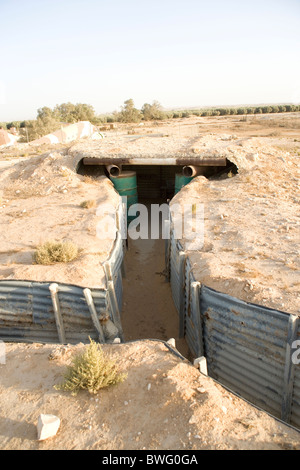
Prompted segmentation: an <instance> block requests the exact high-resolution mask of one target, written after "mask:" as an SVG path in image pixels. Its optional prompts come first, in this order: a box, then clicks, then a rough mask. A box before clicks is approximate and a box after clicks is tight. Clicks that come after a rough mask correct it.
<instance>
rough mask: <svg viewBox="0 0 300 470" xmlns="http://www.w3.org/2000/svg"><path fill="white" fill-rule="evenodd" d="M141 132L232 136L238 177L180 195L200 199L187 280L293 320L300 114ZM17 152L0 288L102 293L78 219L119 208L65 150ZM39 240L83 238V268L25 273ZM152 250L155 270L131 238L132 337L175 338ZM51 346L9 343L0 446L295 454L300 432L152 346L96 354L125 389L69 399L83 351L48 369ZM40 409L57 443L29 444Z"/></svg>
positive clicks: (94, 255)
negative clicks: (200, 245) (199, 230)
mask: <svg viewBox="0 0 300 470" xmlns="http://www.w3.org/2000/svg"><path fill="white" fill-rule="evenodd" d="M145 131H146V128H145V127H143V128H142V129H141V128H140V127H134V126H130V127H128V128H126V127H125V126H123V127H121V128H120V129H117V130H114V131H112V133H111V134H110V135H109V138H111V139H115V140H116V141H117V140H118V137H119V134H120V133H121V132H123V133H127V132H131V133H136V134H142V133H145ZM146 132H152V133H153V134H155V133H156V134H157V133H162V134H164V135H167V134H168V135H169V136H171V137H172V136H175V137H176V138H177V137H178V136H179V137H182V136H186V137H188V138H191V139H192V140H193V139H195V140H194V141H195V142H197V146H200V147H201V142H202V143H206V144H207V142H209V141H212V140H215V141H216V140H217V139H218V138H219V139H228V140H221V142H223V143H224V142H225V143H226V144H229V145H227V148H229V149H230V148H231V150H232V152H230V150H228V151H229V152H230V153H231V157H232V160H234V161H235V162H236V164H237V165H238V167H239V173H238V175H237V176H234V177H232V178H228V177H226V178H224V179H221V180H219V181H207V180H205V179H204V178H203V177H201V176H200V177H198V178H197V179H196V180H195V181H194V182H193V183H192V184H191V185H189V186H188V187H186V188H185V189H184V190H183V191H182V192H181V194H180V196H179V197H178V200H180V199H181V201H183V200H184V199H185V198H186V197H187V198H188V199H189V200H193V201H195V202H198V201H200V202H201V203H204V204H205V214H206V220H205V221H206V223H205V231H206V232H205V235H206V236H205V245H204V250H203V249H201V250H192V251H190V253H189V254H190V257H191V260H192V262H193V263H196V264H195V265H194V272H195V273H196V275H197V276H198V278H199V280H201V281H202V282H204V283H205V284H207V285H209V286H212V287H214V288H216V289H218V290H221V291H224V292H228V293H230V294H231V295H235V296H237V297H240V298H245V299H246V300H248V301H251V302H257V303H262V304H264V305H267V306H273V307H275V308H279V309H281V310H284V311H288V312H292V313H299V311H298V309H299V155H300V138H299V113H298V114H297V115H295V114H289V115H286V116H283V115H274V116H261V117H247V119H244V118H239V117H237V116H232V117H231V116H230V117H226V118H225V117H224V118H223V117H219V118H211V119H209V118H205V119H204V118H191V119H185V120H180V121H175V122H174V121H172V122H165V123H162V124H159V123H158V124H152V125H151V126H149V128H148V130H147V131H146ZM239 144H241V145H239ZM195 148H196V147H195ZM22 149H23V147H22ZM34 151H35V152H37V149H35V150H34ZM196 151H197V150H196ZM20 152H21V150H20V148H14V149H9V150H6V151H5V152H1V161H4V160H5V164H6V163H7V161H8V160H11V162H13V161H14V158H20ZM22 152H23V156H24V159H26V160H24V161H21V162H20V163H18V164H17V166H15V167H9V168H8V169H6V170H5V171H2V173H1V175H0V191H1V194H0V196H1V201H0V202H1V204H0V220H1V249H0V262H1V264H0V279H24V278H27V279H34V280H39V281H43V280H47V281H49V280H51V281H54V280H56V281H60V282H71V283H77V284H79V285H85V286H90V287H91V286H94V285H97V286H98V285H99V284H101V283H102V282H103V271H102V266H101V263H102V262H103V260H104V259H105V258H106V256H107V253H108V252H109V250H110V245H109V244H105V243H104V244H102V245H101V247H100V249H99V245H97V243H96V244H95V227H96V223H97V220H99V218H98V219H97V217H96V214H95V209H89V210H88V211H86V210H84V209H82V208H81V207H80V203H81V202H82V201H83V200H87V199H96V201H98V202H99V203H101V201H102V202H103V201H105V200H110V201H111V200H112V199H111V198H113V200H115V204H117V196H116V193H115V192H114V191H113V190H112V186H111V184H110V183H109V182H108V181H106V182H105V181H104V180H102V184H101V193H100V194H99V186H98V183H99V181H98V182H96V184H95V182H93V181H91V180H90V179H88V178H85V177H82V176H79V175H76V174H75V173H74V161H71V159H70V155H69V154H68V149H66V148H61V147H59V146H56V147H54V148H52V147H51V149H48V148H44V149H41V150H39V152H40V153H35V154H34V155H33V154H30V152H32V150H30V146H28V145H27V144H26V146H24V149H23V150H22ZM44 152H46V153H45V154H44ZM257 154H258V155H257ZM29 157H30V158H31V159H30V160H27V158H29ZM28 162H29V163H28ZM30 162H31V163H30ZM48 191H49V193H48ZM114 198H116V199H114ZM100 220H101V215H100ZM46 237H47V238H52V239H53V238H55V239H59V240H61V239H71V240H77V241H78V240H80V245H81V247H82V248H83V252H82V258H81V259H80V260H79V262H78V264H76V262H75V263H70V264H69V265H67V266H61V265H60V266H55V267H47V268H46V269H44V267H37V266H34V265H32V254H33V251H34V249H35V247H36V245H37V244H38V243H40V241H42V240H44V239H45V238H46ZM183 243H185V241H184V240H183ZM155 248H156V247H155ZM157 248H158V250H159V251H158V253H161V255H162V259H160V263H161V264H159V263H157V261H158V260H155V259H154V258H153V249H154V246H153V245H151V243H150V244H148V245H147V246H146V245H145V246H144V245H142V243H141V242H136V243H134V244H132V243H129V251H128V254H129V255H130V254H135V255H136V256H137V257H138V258H137V259H138V263H137V262H134V261H133V260H132V258H131V257H126V278H125V279H124V312H123V315H124V319H125V318H126V319H127V320H126V323H125V324H124V332H125V336H126V339H128V340H129V339H141V338H143V337H144V338H149V337H152V338H153V337H154V338H158V339H168V337H175V338H176V334H177V317H176V312H175V311H173V310H172V309H173V306H172V307H170V305H172V304H171V303H170V288H169V285H168V284H167V283H165V281H164V277H163V275H161V274H157V273H162V271H163V269H164V254H163V253H164V251H163V247H162V245H160V246H158V245H157ZM131 263H132V264H131ZM146 266H147V269H145V268H144V267H146ZM148 267H149V270H148ZM138 269H140V272H138ZM153 277H154V279H155V281H154V287H155V289H156V292H159V294H158V295H156V296H154V295H153V296H151V293H149V292H148V297H147V298H146V297H145V295H146V292H145V290H144V291H143V289H145V286H146V285H147V282H148V280H149V279H150V278H151V279H152V280H153ZM227 283H228V284H227ZM168 289H169V290H168ZM143 292H144V293H143ZM160 296H161V297H160ZM151 297H152V298H151ZM163 298H164V299H167V300H166V304H163V302H162V299H163ZM146 299H147V300H146ZM158 306H159V307H160V308H158ZM137 310H138V311H137ZM149 318H151V321H149ZM150 326H151V327H150ZM176 339H177V347H178V349H179V350H180V351H184V347H185V345H184V344H181V343H180V342H179V340H178V338H176ZM56 347H57V346H56V345H40V344H34V345H29V344H27V345H26V344H25V345H24V344H10V343H7V344H6V364H5V365H4V364H0V417H1V423H0V448H1V449H299V442H300V440H299V433H298V432H296V431H295V430H293V429H291V428H289V427H287V426H285V425H284V424H282V423H279V422H278V421H276V420H275V419H273V418H271V417H270V416H268V415H267V414H266V413H264V412H261V411H258V410H257V409H256V408H254V407H252V406H250V405H248V404H247V403H245V402H244V401H243V400H240V399H239V398H237V397H235V396H234V395H232V394H231V393H229V392H228V391H226V390H225V389H224V388H223V387H221V386H220V385H218V384H215V382H213V380H212V379H209V378H207V377H205V376H203V375H200V374H199V371H198V370H196V369H195V368H194V367H193V366H192V365H191V364H190V363H188V362H182V361H181V360H180V359H178V358H177V357H176V356H174V355H173V354H171V353H170V352H169V350H168V349H167V348H166V347H165V346H164V345H163V344H161V343H158V342H148V341H147V342H145V341H142V342H135V343H126V344H123V345H105V348H106V349H107V350H108V351H110V352H111V353H112V354H113V356H114V357H116V358H117V360H118V362H119V364H120V368H121V369H122V370H126V371H127V372H128V378H127V380H126V381H125V382H124V383H123V384H120V385H118V386H116V387H115V388H112V389H110V390H103V391H102V392H101V393H99V396H97V397H91V396H90V395H89V394H88V393H86V392H82V393H81V394H80V395H78V397H76V398H75V397H71V396H70V395H68V394H65V393H62V392H57V391H55V390H54V389H53V385H54V384H55V383H57V382H58V381H59V380H60V377H61V374H62V372H63V370H64V367H65V365H66V364H67V362H68V360H69V359H70V355H71V354H72V353H73V351H74V350H76V349H77V348H80V347H81V346H80V345H79V346H77V347H75V346H74V347H66V348H62V349H61V354H59V351H58V353H57V354H56V359H54V360H49V354H50V353H51V351H53V350H55V349H56ZM197 389H200V391H199V390H197ZM40 413H53V414H56V415H57V416H59V417H60V418H61V420H62V424H61V428H60V430H59V432H58V434H57V436H56V437H55V438H52V439H50V440H49V441H45V442H43V443H39V442H37V440H36V438H37V435H36V422H37V418H38V415H39V414H40Z"/></svg>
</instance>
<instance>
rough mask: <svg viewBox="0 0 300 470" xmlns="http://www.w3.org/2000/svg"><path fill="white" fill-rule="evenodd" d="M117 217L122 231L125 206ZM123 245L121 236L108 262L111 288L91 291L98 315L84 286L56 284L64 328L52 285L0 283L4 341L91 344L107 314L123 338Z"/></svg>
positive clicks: (45, 283)
mask: <svg viewBox="0 0 300 470" xmlns="http://www.w3.org/2000/svg"><path fill="white" fill-rule="evenodd" d="M117 215H118V218H119V220H118V228H119V229H120V228H121V224H122V220H123V218H124V217H123V205H122V204H121V203H120V206H119V209H118V214H117ZM123 242H124V241H123V240H122V238H121V236H120V234H119V233H118V236H117V239H116V241H115V243H114V246H113V249H112V252H111V254H110V256H109V259H108V261H107V263H108V265H109V268H110V276H111V277H110V278H109V279H108V280H107V281H109V282H107V286H105V287H103V288H100V289H90V293H91V298H92V303H93V308H94V312H95V314H94V315H93V316H92V313H91V306H90V305H88V303H87V299H86V297H85V294H84V288H82V287H79V286H75V285H68V284H56V286H57V292H56V294H55V295H56V298H57V303H58V308H59V317H60V318H59V319H60V320H61V326H60V325H59V323H58V319H57V312H56V309H54V304H53V298H52V296H51V293H50V286H51V285H52V287H53V284H52V283H49V282H43V283H39V282H31V281H14V280H11V281H0V338H1V339H2V340H4V341H25V342H41V343H56V342H60V341H61V340H62V338H65V341H66V342H68V343H70V344H76V343H78V342H88V341H89V337H91V338H92V339H94V340H99V338H100V335H99V331H100V330H101V326H100V330H99V328H98V329H97V326H96V325H95V321H96V323H97V325H98V326H99V319H100V317H101V315H103V314H104V313H105V314H106V315H108V316H109V318H110V320H111V321H112V322H113V323H114V324H115V326H116V327H117V329H118V334H119V337H120V338H121V339H122V334H123V333H122V326H121V321H120V317H119V313H120V310H121V307H122V296H123V291H122V262H123ZM112 287H113V288H112ZM55 312H56V314H55ZM95 315H96V319H95ZM100 323H101V322H100ZM61 330H62V331H61ZM98 330H99V331H98ZM62 333H63V334H62ZM104 339H105V338H104Z"/></svg>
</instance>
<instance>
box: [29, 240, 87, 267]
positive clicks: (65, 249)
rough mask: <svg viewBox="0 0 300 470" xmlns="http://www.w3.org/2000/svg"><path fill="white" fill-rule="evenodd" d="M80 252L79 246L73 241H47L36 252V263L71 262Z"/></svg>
mask: <svg viewBox="0 0 300 470" xmlns="http://www.w3.org/2000/svg"><path fill="white" fill-rule="evenodd" d="M78 254H79V249H78V246H77V245H75V244H74V243H72V242H69V241H67V242H64V243H61V242H53V241H47V242H46V243H43V244H41V245H39V246H38V247H37V250H36V252H35V254H34V261H35V263H36V264H46V265H49V264H55V263H69V262H70V261H73V260H74V259H75V258H77V256H78Z"/></svg>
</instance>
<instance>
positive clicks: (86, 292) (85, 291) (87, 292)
mask: <svg viewBox="0 0 300 470" xmlns="http://www.w3.org/2000/svg"><path fill="white" fill-rule="evenodd" d="M83 294H84V297H85V300H86V303H87V305H88V308H89V311H90V314H91V317H92V321H93V324H94V326H95V328H96V330H97V332H98V334H99V341H100V343H105V337H104V333H103V330H102V326H101V323H100V321H99V318H98V315H97V311H96V308H95V304H94V300H93V297H92V293H91V291H90V289H88V288H86V289H83Z"/></svg>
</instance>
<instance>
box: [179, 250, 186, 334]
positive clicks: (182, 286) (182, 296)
mask: <svg viewBox="0 0 300 470" xmlns="http://www.w3.org/2000/svg"><path fill="white" fill-rule="evenodd" d="M179 289H180V290H179V338H183V337H184V334H185V318H184V317H185V315H184V313H185V312H184V302H185V252H184V251H180V252H179Z"/></svg>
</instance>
